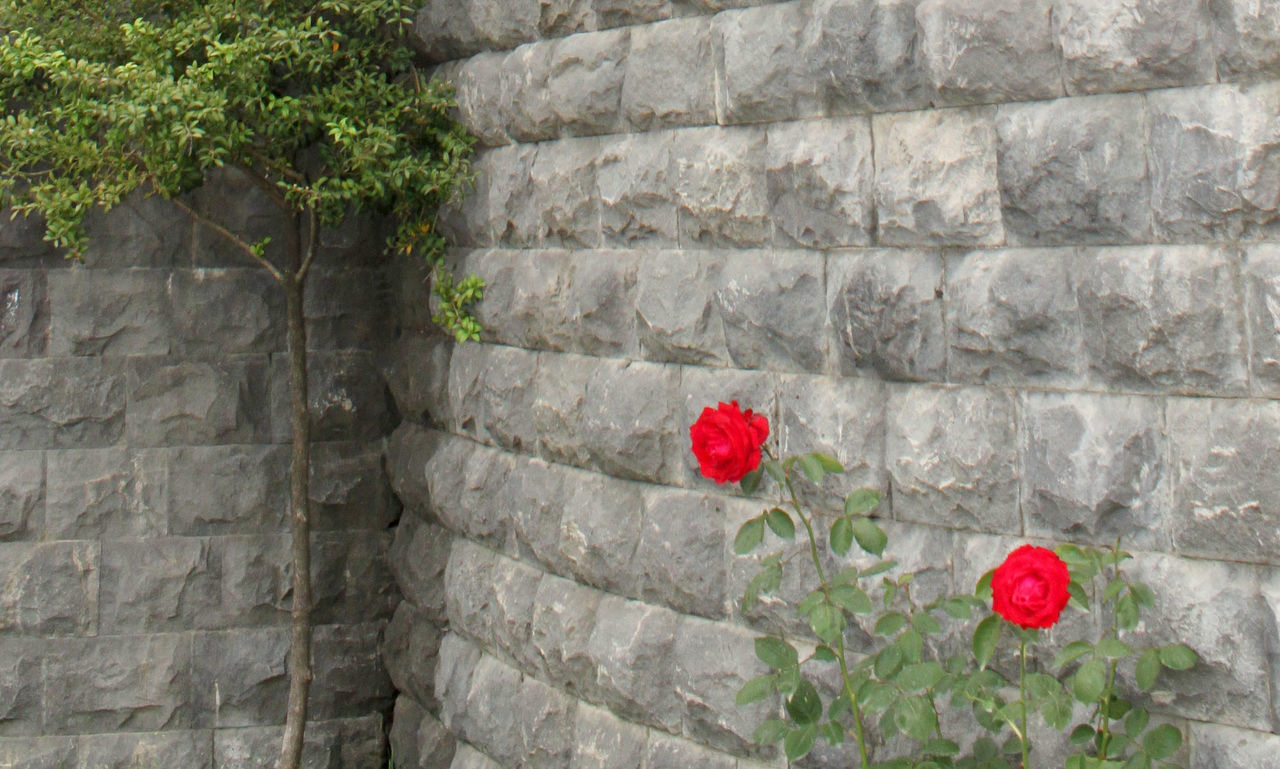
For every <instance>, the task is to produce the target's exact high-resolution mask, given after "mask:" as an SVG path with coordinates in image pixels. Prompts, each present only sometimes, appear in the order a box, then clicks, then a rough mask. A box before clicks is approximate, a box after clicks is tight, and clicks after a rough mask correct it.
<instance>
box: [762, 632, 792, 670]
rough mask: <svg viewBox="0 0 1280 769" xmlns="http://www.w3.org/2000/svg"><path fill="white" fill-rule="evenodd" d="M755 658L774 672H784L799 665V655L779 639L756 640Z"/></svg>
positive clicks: (789, 645) (765, 638)
mask: <svg viewBox="0 0 1280 769" xmlns="http://www.w3.org/2000/svg"><path fill="white" fill-rule="evenodd" d="M756 656H757V657H759V658H760V661H761V662H763V663H764V664H766V665H768V666H769V667H771V668H773V669H774V670H785V669H787V668H792V667H795V666H796V665H798V664H800V653H799V652H797V651H796V648H795V647H794V646H792V645H791V644H789V643H787V642H786V641H784V640H782V639H781V638H770V637H764V638H757V639H756Z"/></svg>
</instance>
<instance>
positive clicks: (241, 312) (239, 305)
mask: <svg viewBox="0 0 1280 769" xmlns="http://www.w3.org/2000/svg"><path fill="white" fill-rule="evenodd" d="M320 275H321V273H314V272H313V273H311V277H310V278H309V279H308V284H309V285H312V286H314V284H317V283H323V282H325V281H324V280H323V278H321V280H319V281H317V277H319V276H320ZM161 277H167V279H168V292H169V299H170V301H171V302H172V307H173V324H174V329H173V332H172V334H173V345H172V347H173V349H174V350H175V351H180V352H181V353H182V354H184V355H192V356H200V355H228V354H235V353H270V352H277V351H280V350H284V349H285V321H284V317H285V311H284V291H283V290H282V289H281V288H280V286H279V285H278V284H277V283H276V282H275V280H274V279H273V278H272V277H271V276H270V275H268V274H267V272H266V271H265V270H262V269H256V268H255V269H199V270H177V271H174V272H173V273H161ZM78 290H80V291H83V290H84V288H83V287H80V288H79V289H78ZM313 291H314V288H313ZM135 301H145V297H140V298H139V299H136V300H135ZM148 322H150V321H148ZM315 330H316V327H315V321H312V324H311V326H310V327H309V328H308V332H312V331H315Z"/></svg>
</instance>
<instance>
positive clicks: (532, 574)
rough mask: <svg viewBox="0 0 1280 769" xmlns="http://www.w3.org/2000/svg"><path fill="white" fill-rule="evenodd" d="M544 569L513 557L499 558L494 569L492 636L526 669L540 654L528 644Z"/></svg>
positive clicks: (497, 643) (533, 666) (531, 666)
mask: <svg viewBox="0 0 1280 769" xmlns="http://www.w3.org/2000/svg"><path fill="white" fill-rule="evenodd" d="M541 578H542V572H541V571H539V570H537V569H534V568H531V567H529V566H526V565H525V564H523V563H520V562H519V561H515V560H512V559H510V558H503V557H498V558H497V559H496V562H495V564H494V569H493V585H492V586H491V590H492V594H493V634H494V635H493V638H494V642H495V643H496V646H497V648H499V649H501V650H502V651H504V652H506V654H507V656H508V657H510V658H511V659H513V660H515V661H516V664H517V665H520V666H521V667H522V668H524V669H526V670H532V669H534V668H535V667H536V663H537V662H538V655H537V653H536V652H534V650H533V647H532V646H531V645H530V643H529V639H530V634H531V632H532V627H533V611H534V596H535V594H536V593H537V591H538V583H539V581H540V579H541Z"/></svg>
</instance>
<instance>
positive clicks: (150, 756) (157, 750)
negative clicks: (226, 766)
mask: <svg viewBox="0 0 1280 769" xmlns="http://www.w3.org/2000/svg"><path fill="white" fill-rule="evenodd" d="M210 737H211V735H210V734H209V732H205V731H172V732H150V733H146V732H143V733H136V734H95V735H86V736H82V737H80V738H79V739H78V740H77V745H76V753H77V758H76V763H75V769H135V768H136V769H142V768H143V767H151V766H156V767H160V766H172V767H178V766H182V767H191V769H211V768H212V767H213V740H212V739H210Z"/></svg>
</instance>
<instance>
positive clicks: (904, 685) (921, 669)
mask: <svg viewBox="0 0 1280 769" xmlns="http://www.w3.org/2000/svg"><path fill="white" fill-rule="evenodd" d="M946 675H947V671H945V670H943V669H942V666H941V665H939V664H938V663H936V662H920V663H917V664H915V665H907V666H905V667H903V668H902V670H901V671H899V673H898V675H897V676H895V677H894V679H893V682H894V683H896V684H897V685H898V686H899V687H901V689H902V690H903V691H904V692H919V691H923V690H925V689H930V688H932V687H933V686H934V685H935V684H937V683H938V682H939V681H941V680H942V679H943V678H944V677H945V676H946Z"/></svg>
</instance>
